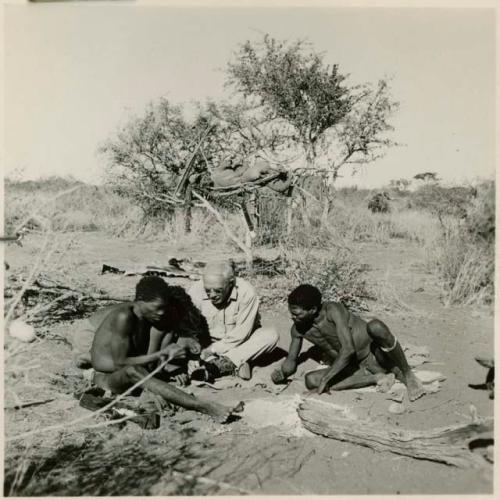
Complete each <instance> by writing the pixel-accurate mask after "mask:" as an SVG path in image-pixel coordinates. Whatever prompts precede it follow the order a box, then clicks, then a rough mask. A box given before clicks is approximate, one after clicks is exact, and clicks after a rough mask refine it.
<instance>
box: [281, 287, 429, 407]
mask: <svg viewBox="0 0 500 500" xmlns="http://www.w3.org/2000/svg"><path fill="white" fill-rule="evenodd" d="M288 308H289V310H290V314H291V316H292V320H293V323H294V324H293V326H292V329H291V332H290V333H291V337H292V340H291V344H290V350H289V352H288V356H287V358H286V360H285V361H284V362H283V364H282V365H281V367H280V368H279V369H278V370H275V371H274V372H273V374H272V377H271V378H272V380H273V382H274V383H283V382H285V381H286V378H287V377H288V376H290V375H292V374H293V373H295V371H296V369H297V359H298V356H299V354H300V350H301V348H302V340H303V339H307V340H309V341H310V342H312V343H313V344H315V345H316V346H318V348H320V349H321V350H322V351H323V353H324V354H326V355H327V356H328V358H329V359H330V362H331V366H330V367H329V368H325V369H322V370H316V371H313V372H309V373H307V374H306V377H305V383H306V387H307V388H308V389H310V390H312V389H317V390H318V393H319V394H321V393H322V392H324V391H325V390H326V389H333V390H342V389H354V388H358V387H365V386H368V385H374V384H376V383H378V382H379V381H381V380H382V379H383V378H384V377H385V376H386V375H385V374H386V373H388V372H393V373H394V375H396V377H397V378H398V379H399V380H400V381H401V382H403V383H404V384H405V385H406V387H407V389H408V396H409V399H410V400H411V401H414V400H415V399H418V398H419V397H421V396H422V395H423V394H424V389H423V387H422V384H421V383H420V381H419V380H418V378H417V377H416V376H415V374H414V373H413V371H412V370H411V368H410V367H409V365H408V362H407V360H406V357H405V355H404V352H403V349H402V348H401V346H400V344H399V342H398V340H397V339H396V338H395V337H394V336H393V335H392V333H391V332H390V331H389V329H388V328H387V326H386V325H385V324H384V323H382V321H380V320H378V319H374V320H372V321H370V322H368V323H366V322H365V321H363V320H362V319H361V318H359V317H358V316H355V315H354V314H351V313H350V312H349V310H348V309H346V308H345V307H344V306H343V305H342V304H340V303H337V302H324V303H322V297H321V292H320V291H319V290H318V289H317V288H316V287H314V286H312V285H300V286H298V287H297V288H296V289H295V290H293V291H292V293H291V294H290V295H289V297H288Z"/></svg>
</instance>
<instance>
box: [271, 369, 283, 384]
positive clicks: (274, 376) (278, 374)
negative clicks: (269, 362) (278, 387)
mask: <svg viewBox="0 0 500 500" xmlns="http://www.w3.org/2000/svg"><path fill="white" fill-rule="evenodd" d="M286 379H287V377H286V375H285V374H284V373H283V370H282V369H281V368H278V369H277V370H274V371H273V373H271V380H272V381H273V382H274V383H275V384H284V383H285V382H286Z"/></svg>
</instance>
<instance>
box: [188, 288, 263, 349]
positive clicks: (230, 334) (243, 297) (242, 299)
mask: <svg viewBox="0 0 500 500" xmlns="http://www.w3.org/2000/svg"><path fill="white" fill-rule="evenodd" d="M188 293H189V295H190V296H191V299H192V300H193V303H194V305H195V306H196V307H198V309H200V311H201V312H202V314H203V316H205V318H206V320H207V323H208V328H209V331H210V337H211V338H212V341H214V343H213V344H212V345H211V346H210V347H209V349H210V351H212V352H214V353H216V354H221V355H222V354H224V353H226V352H228V351H229V350H230V349H233V348H234V347H237V346H238V345H240V344H242V343H243V342H245V340H247V339H248V337H250V335H251V334H252V333H253V332H254V331H255V330H256V329H257V328H259V327H260V315H259V298H258V297H257V294H256V292H255V289H254V288H253V286H252V285H250V283H248V282H247V281H245V280H244V279H242V278H236V283H235V285H234V287H233V290H232V291H231V295H230V297H229V300H228V303H227V305H226V307H225V308H224V309H217V308H216V307H215V306H214V305H213V304H212V302H211V301H210V299H209V298H208V296H207V293H206V292H205V288H204V286H203V280H201V281H198V282H197V283H195V284H194V285H193V286H192V287H191V288H190V289H189V290H188Z"/></svg>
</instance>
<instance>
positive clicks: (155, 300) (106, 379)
mask: <svg viewBox="0 0 500 500" xmlns="http://www.w3.org/2000/svg"><path fill="white" fill-rule="evenodd" d="M167 288H168V285H167V283H165V281H163V280H162V279H161V278H158V277H145V278H142V279H141V280H140V281H139V283H138V284H137V287H136V297H135V300H134V302H128V303H124V304H119V305H117V306H114V307H112V308H109V309H108V311H109V312H108V313H107V314H106V315H105V316H104V317H103V318H102V322H101V323H100V326H99V327H98V328H97V331H96V332H95V337H94V340H93V343H92V348H91V351H90V353H91V361H92V366H93V368H94V369H95V371H96V373H95V376H94V383H95V384H96V385H97V386H99V387H101V388H103V389H107V390H110V391H111V392H113V393H118V394H119V393H122V392H124V391H126V390H127V389H129V388H130V387H132V386H133V385H134V384H136V383H137V382H139V381H140V380H142V379H143V378H144V377H145V376H146V375H147V374H148V370H147V369H146V366H150V367H151V363H153V364H156V363H157V362H158V361H161V360H164V359H169V360H175V359H179V358H183V357H185V355H186V352H185V348H184V347H182V346H180V345H178V344H176V343H171V344H168V345H166V347H162V348H161V349H160V350H156V351H154V352H151V351H152V349H150V345H151V344H152V343H151V342H150V340H151V330H152V328H153V327H159V328H158V331H160V330H161V322H162V320H163V317H164V315H165V311H166V308H167V303H166V298H165V297H167V295H168V289H167ZM157 341H158V340H157ZM157 341H156V342H155V343H156V345H158V344H157ZM162 343H163V342H162ZM163 345H165V344H164V343H163ZM142 387H144V388H145V389H148V390H150V391H151V392H153V393H155V394H158V395H160V396H161V397H163V398H164V399H165V400H166V401H168V402H170V403H173V404H175V405H178V406H182V407H183V408H186V409H189V410H195V411H199V412H201V413H205V414H208V415H210V416H211V417H213V418H214V419H216V420H217V421H219V422H225V421H227V419H228V418H229V416H230V415H231V414H232V412H233V409H232V408H229V407H226V406H223V405H221V404H218V403H214V402H209V401H203V400H200V399H198V398H195V397H194V396H191V395H189V394H186V393H185V392H184V391H181V390H180V389H177V388H176V387H174V386H172V385H170V384H169V383H167V382H164V381H163V380H160V379H158V378H155V377H153V378H150V379H149V380H147V381H146V382H144V383H143V385H142Z"/></svg>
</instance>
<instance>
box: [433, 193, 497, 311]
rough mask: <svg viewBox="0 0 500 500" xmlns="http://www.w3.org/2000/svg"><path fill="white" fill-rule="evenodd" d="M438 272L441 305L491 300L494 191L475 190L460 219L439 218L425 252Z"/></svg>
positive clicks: (493, 264) (492, 294)
mask: <svg viewBox="0 0 500 500" xmlns="http://www.w3.org/2000/svg"><path fill="white" fill-rule="evenodd" d="M429 259H430V265H431V267H432V266H433V267H434V268H436V269H437V270H438V272H439V275H440V278H441V282H442V286H443V289H444V301H445V304H485V303H486V304H488V303H492V302H493V299H494V270H495V192H494V184H493V183H484V184H482V185H481V186H479V187H478V191H477V197H476V198H475V199H474V200H473V202H472V204H471V205H469V206H468V207H467V213H466V215H465V217H464V219H463V220H458V219H456V218H453V217H448V218H441V235H440V237H439V239H438V240H437V241H436V242H435V244H434V245H433V246H432V248H431V249H430V251H429Z"/></svg>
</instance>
